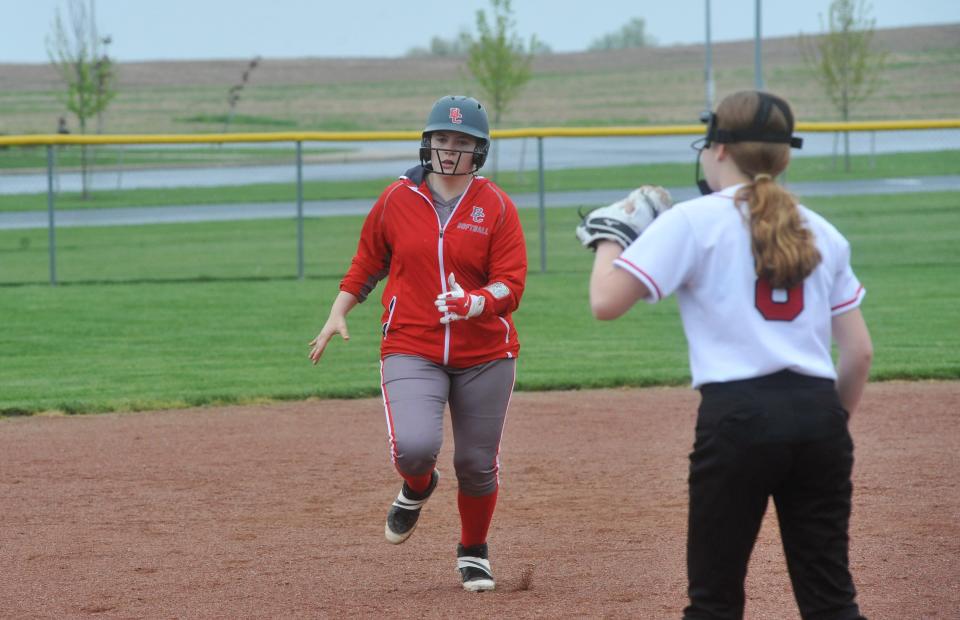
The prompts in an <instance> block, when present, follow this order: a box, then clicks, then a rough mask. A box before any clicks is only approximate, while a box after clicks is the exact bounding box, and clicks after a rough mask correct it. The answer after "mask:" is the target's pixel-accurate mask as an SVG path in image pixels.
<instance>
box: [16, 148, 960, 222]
mask: <svg viewBox="0 0 960 620" xmlns="http://www.w3.org/2000/svg"><path fill="white" fill-rule="evenodd" d="M693 161H694V153H693V151H691V152H690V163H677V164H648V165H633V166H611V167H604V168H580V169H571V170H550V171H547V172H546V173H545V175H544V176H545V181H544V184H545V186H546V188H547V190H548V191H565V190H585V189H596V188H598V187H607V188H632V187H636V186H637V185H640V184H642V183H656V184H658V185H665V186H678V185H690V184H691V182H692V179H693ZM851 161H852V170H851V171H850V172H843V171H842V169H838V167H837V165H836V164H837V162H836V161H835V160H834V158H832V157H800V158H796V159H794V161H793V162H792V163H791V165H790V173H789V178H788V180H789V181H791V182H799V181H841V180H851V179H881V178H891V177H922V176H937V175H947V174H956V173H957V171H958V170H960V151H931V152H922V153H896V154H884V155H876V156H869V155H856V156H853V157H852V159H851ZM414 163H415V162H413V161H412V160H411V162H409V165H413V164H414ZM404 166H405V164H404V162H397V174H398V175H399V174H400V173H402V172H403V169H404ZM292 170H293V167H292V163H291V171H292ZM484 173H485V174H491V172H490V171H488V170H486V169H485V170H484ZM496 176H497V182H498V183H499V184H500V185H501V186H502V187H503V188H504V189H506V190H507V191H508V192H510V193H519V192H535V191H537V190H538V188H539V180H538V174H537V171H536V170H529V171H526V172H523V173H518V172H516V171H501V172H500V173H498V174H497V175H496ZM394 178H395V177H394ZM392 180H393V178H383V179H373V180H366V181H333V182H322V181H315V182H307V183H304V199H305V200H335V199H348V198H370V199H373V198H375V197H376V196H377V195H378V194H379V193H380V192H381V191H382V190H383V188H384V187H385V186H386V185H387V184H388V183H390V182H391V181H392ZM295 200H296V187H295V186H294V184H293V183H271V184H257V185H242V186H235V187H230V186H225V187H188V188H171V189H162V190H157V189H137V190H121V191H98V192H95V193H94V194H93V196H92V198H90V199H87V200H84V199H82V198H81V197H80V194H79V193H76V192H64V193H62V194H60V195H58V196H57V198H56V206H57V208H58V209H86V208H110V207H149V206H171V205H192V204H227V203H249V202H286V203H291V202H293V201H295ZM46 209H47V196H46V194H14V195H0V211H37V210H46Z"/></svg>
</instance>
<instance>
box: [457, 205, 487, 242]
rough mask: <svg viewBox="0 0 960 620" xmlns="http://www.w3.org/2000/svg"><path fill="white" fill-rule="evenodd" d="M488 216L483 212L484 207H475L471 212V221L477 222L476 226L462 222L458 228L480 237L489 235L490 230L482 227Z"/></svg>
mask: <svg viewBox="0 0 960 620" xmlns="http://www.w3.org/2000/svg"><path fill="white" fill-rule="evenodd" d="M484 218H486V214H485V213H484V212H483V207H478V206H474V207H473V211H471V212H470V219H471V220H473V221H474V222H476V224H468V223H467V222H460V223H459V224H457V228H458V229H460V230H467V231H470V232H474V233H477V234H480V235H489V234H490V229H489V228H487V227H486V226H480V224H482V223H483V220H484Z"/></svg>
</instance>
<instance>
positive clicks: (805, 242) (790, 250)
mask: <svg viewBox="0 0 960 620" xmlns="http://www.w3.org/2000/svg"><path fill="white" fill-rule="evenodd" d="M758 176H766V177H767V178H766V179H762V178H758V179H757V180H755V181H754V182H753V183H751V184H749V185H745V186H744V187H742V188H740V190H739V191H738V192H737V195H736V200H737V202H744V203H746V204H747V205H748V206H749V213H750V237H751V243H750V247H751V250H752V251H753V262H754V269H755V270H756V273H757V277H758V278H760V279H761V280H766V281H767V282H769V283H770V286H771V287H773V288H784V289H789V288H793V287H794V286H796V285H798V284H800V283H801V282H803V280H804V279H805V278H806V277H807V276H808V275H810V273H811V272H812V271H813V270H814V268H816V266H817V265H818V264H819V263H820V252H819V250H817V246H816V245H815V244H814V240H813V234H812V233H811V232H810V230H809V229H807V228H806V227H805V226H804V225H803V221H802V220H801V218H800V210H799V209H798V208H797V201H796V199H795V198H794V197H793V195H791V194H790V192H788V191H786V190H785V189H783V188H782V187H781V186H780V185H778V184H777V182H776V181H774V180H773V179H772V177H770V176H769V175H758Z"/></svg>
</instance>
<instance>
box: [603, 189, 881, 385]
mask: <svg viewBox="0 0 960 620" xmlns="http://www.w3.org/2000/svg"><path fill="white" fill-rule="evenodd" d="M740 187H741V186H739V185H737V186H733V187H728V188H726V189H724V190H723V191H720V192H717V193H714V194H710V195H709V196H702V197H700V198H696V199H694V200H689V201H687V202H682V203H679V204H677V205H675V206H674V207H673V208H672V209H670V210H668V211H666V212H664V213H663V214H662V215H660V217H658V218H657V219H656V220H654V221H653V223H652V224H651V225H650V226H649V227H648V228H647V229H646V230H645V231H644V232H643V234H642V235H640V237H639V238H638V239H637V240H636V241H634V242H633V244H631V245H630V247H628V248H627V249H626V250H624V251H623V253H622V254H621V255H620V257H619V258H617V259H616V260H615V261H614V265H615V266H617V267H619V268H621V269H624V270H626V271H627V272H628V273H630V274H632V275H633V276H635V277H636V278H637V279H639V280H640V281H641V282H643V284H644V285H645V286H646V287H647V288H648V289H649V290H650V295H649V297H647V301H648V302H650V303H656V302H658V301H660V300H661V299H663V298H664V297H667V296H668V295H670V294H672V293H674V292H675V293H676V294H677V301H678V302H679V306H680V316H681V318H682V320H683V329H684V332H685V333H686V337H687V343H688V346H689V349H690V372H691V374H692V375H693V387H699V386H701V385H703V384H705V383H714V382H722V381H735V380H738V379H750V378H754V377H761V376H764V375H769V374H772V373H775V372H778V371H781V370H791V371H793V372H796V373H799V374H803V375H808V376H813V377H824V378H828V379H834V380H836V378H837V373H836V370H835V368H834V365H833V359H832V357H831V353H830V346H831V328H830V322H831V318H832V317H833V316H835V315H838V314H842V313H843V312H847V311H849V310H852V309H854V308H856V307H858V306H859V305H860V303H861V301H862V300H863V296H864V294H865V291H864V288H863V286H862V285H861V284H860V282H859V281H858V280H857V277H856V276H855V275H854V273H853V270H852V269H851V267H850V244H849V243H848V242H847V240H846V239H844V237H843V235H841V234H840V233H839V232H838V231H837V229H836V228H834V227H833V226H832V225H831V224H830V223H829V222H827V221H826V220H825V219H824V218H823V217H821V216H819V215H817V214H816V213H814V212H813V211H810V210H809V209H807V208H806V207H803V206H800V207H799V209H800V214H801V217H802V219H803V220H804V222H805V224H806V226H807V227H808V228H809V229H810V230H811V231H812V232H813V235H814V238H815V242H816V245H817V249H818V250H820V256H821V258H822V260H821V262H820V264H819V265H817V267H816V268H815V269H814V270H813V273H811V274H810V275H809V276H807V278H806V279H805V280H804V281H803V283H802V284H800V285H798V286H797V287H795V288H793V289H790V290H789V291H787V290H784V289H773V290H771V289H770V287H769V285H767V284H766V283H765V282H763V281H760V280H758V279H757V276H756V272H755V271H754V261H753V253H752V251H751V246H750V228H749V221H748V219H747V216H746V213H747V206H746V205H745V204H741V205H739V206H737V205H735V203H734V201H733V195H734V193H736V191H737V189H739V188H740Z"/></svg>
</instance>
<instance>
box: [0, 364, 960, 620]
mask: <svg viewBox="0 0 960 620" xmlns="http://www.w3.org/2000/svg"><path fill="white" fill-rule="evenodd" d="M696 400H697V395H696V393H695V392H693V391H692V390H689V389H681V388H654V389H644V390H635V389H631V390H626V389H625V390H608V391H582V392H551V393H518V394H516V395H515V396H514V399H513V403H512V407H511V411H510V414H509V417H508V420H507V429H506V434H505V437H504V442H503V446H502V452H501V458H502V472H501V473H502V487H501V496H500V497H501V499H500V505H499V507H498V510H497V515H496V518H495V519H494V524H493V529H492V531H491V538H490V544H491V561H492V564H493V567H494V571H495V574H496V576H497V578H498V586H497V591H496V592H493V593H486V594H469V593H466V592H463V591H462V590H461V589H460V587H459V584H458V580H457V575H456V573H455V570H454V567H455V560H454V555H455V549H454V548H455V545H456V542H457V535H458V519H457V515H456V511H455V503H456V501H455V483H454V477H453V471H452V467H451V440H450V437H449V424H448V425H447V427H448V428H447V431H448V436H447V441H446V443H445V445H444V448H443V452H442V454H441V457H440V467H441V470H442V471H444V473H445V474H446V476H445V477H444V479H443V480H441V483H440V487H439V488H438V492H437V496H436V497H435V498H434V499H432V500H431V502H430V503H429V504H428V506H427V508H426V509H425V511H424V516H423V520H422V522H421V524H420V528H419V529H418V531H417V533H416V534H415V535H414V536H413V537H412V538H411V539H410V541H408V542H407V543H406V544H404V545H401V546H392V545H388V544H387V543H385V542H384V541H383V518H384V515H385V511H386V508H387V506H388V504H389V502H390V500H391V499H392V497H393V495H394V494H395V493H396V491H397V487H398V484H397V477H396V475H395V473H394V472H393V470H392V468H391V466H390V463H389V459H388V455H387V445H386V432H385V423H384V420H383V414H382V407H381V403H380V401H379V400H376V399H369V400H360V401H309V402H299V403H283V404H270V405H263V406H245V407H227V408H216V409H215V408H205V409H194V410H185V411H160V412H150V413H136V414H121V415H114V414H108V415H90V416H82V417H34V418H24V419H4V420H0V515H2V518H3V527H2V529H0V575H2V577H0V610H2V611H0V615H2V616H4V617H16V618H71V617H72V618H82V617H89V616H96V617H104V618H114V617H117V618H120V617H122V618H133V617H138V618H139V617H144V618H146V617H149V618H173V617H177V618H254V617H273V618H279V617H284V618H307V617H309V618H347V617H387V616H399V617H422V618H450V617H487V618H676V617H679V614H680V610H681V609H682V607H683V605H684V604H685V587H686V583H685V574H684V559H683V555H684V535H685V534H684V532H685V528H686V522H685V519H686V466H687V453H688V452H689V449H690V446H691V442H692V435H693V420H694V413H693V412H694V408H695V405H696ZM958 411H960V383H957V382H942V383H901V382H893V383H879V384H870V385H869V386H868V389H867V394H866V397H865V402H864V405H863V410H862V411H861V412H860V414H859V415H858V416H857V417H856V418H855V419H854V420H853V422H852V430H853V434H854V440H855V441H856V444H857V463H856V466H855V472H854V483H855V491H854V514H853V523H852V545H851V560H852V566H853V570H854V576H855V579H856V581H857V585H858V588H859V590H860V602H861V606H862V609H863V611H864V612H865V613H866V614H867V615H868V616H869V617H870V618H871V619H874V620H875V619H879V618H891V619H898V620H899V619H908V618H957V617H958V616H960V582H958V575H960V487H958V477H960V459H958V456H957V443H958V439H960V417H958ZM747 588H748V609H747V617H748V618H771V619H772V618H776V619H781V618H796V617H797V612H796V611H795V606H794V604H793V599H792V594H791V591H790V586H789V581H788V578H787V574H786V569H785V566H784V561H783V556H782V552H781V550H780V547H779V538H778V535H777V533H776V520H775V516H774V515H773V514H768V516H767V519H766V521H765V523H764V526H763V530H762V532H761V537H760V541H759V542H758V544H757V548H756V550H755V551H754V556H753V559H752V563H751V567H750V575H749V579H748V586H747Z"/></svg>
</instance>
